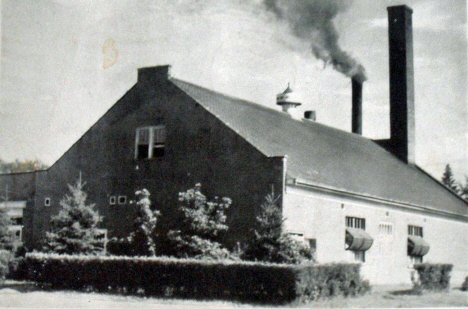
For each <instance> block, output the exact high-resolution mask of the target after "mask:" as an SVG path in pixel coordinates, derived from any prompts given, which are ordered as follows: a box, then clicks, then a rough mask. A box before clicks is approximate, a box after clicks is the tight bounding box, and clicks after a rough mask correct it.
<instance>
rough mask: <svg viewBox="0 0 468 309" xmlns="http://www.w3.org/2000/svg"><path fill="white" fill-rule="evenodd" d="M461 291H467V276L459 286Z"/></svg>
mask: <svg viewBox="0 0 468 309" xmlns="http://www.w3.org/2000/svg"><path fill="white" fill-rule="evenodd" d="M461 290H462V291H468V277H466V278H465V282H463V284H462V286H461Z"/></svg>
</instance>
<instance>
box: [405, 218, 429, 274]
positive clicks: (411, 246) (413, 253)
mask: <svg viewBox="0 0 468 309" xmlns="http://www.w3.org/2000/svg"><path fill="white" fill-rule="evenodd" d="M408 236H418V237H420V238H419V240H418V239H414V240H413V239H409V240H408V258H409V262H410V264H411V265H413V264H418V263H422V262H423V256H424V255H425V254H427V252H428V251H429V245H428V244H427V243H426V242H425V241H424V240H423V239H422V237H423V228H422V227H421V226H416V225H408ZM418 242H420V243H418ZM426 247H427V248H426Z"/></svg>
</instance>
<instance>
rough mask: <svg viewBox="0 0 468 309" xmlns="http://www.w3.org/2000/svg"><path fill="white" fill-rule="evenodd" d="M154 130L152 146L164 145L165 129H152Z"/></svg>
mask: <svg viewBox="0 0 468 309" xmlns="http://www.w3.org/2000/svg"><path fill="white" fill-rule="evenodd" d="M153 129H154V131H153V132H154V144H164V143H165V142H166V128H164V127H160V128H153Z"/></svg>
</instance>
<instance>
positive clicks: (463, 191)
mask: <svg viewBox="0 0 468 309" xmlns="http://www.w3.org/2000/svg"><path fill="white" fill-rule="evenodd" d="M459 186H460V195H461V196H462V197H463V198H464V199H465V200H466V201H468V177H466V176H465V184H464V185H463V184H461V183H460V185H459Z"/></svg>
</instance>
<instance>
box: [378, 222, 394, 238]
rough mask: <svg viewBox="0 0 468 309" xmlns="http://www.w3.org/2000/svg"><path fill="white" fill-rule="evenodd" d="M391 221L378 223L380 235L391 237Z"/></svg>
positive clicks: (392, 229)
mask: <svg viewBox="0 0 468 309" xmlns="http://www.w3.org/2000/svg"><path fill="white" fill-rule="evenodd" d="M393 231H394V228H393V223H391V222H380V223H379V236H382V237H393Z"/></svg>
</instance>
